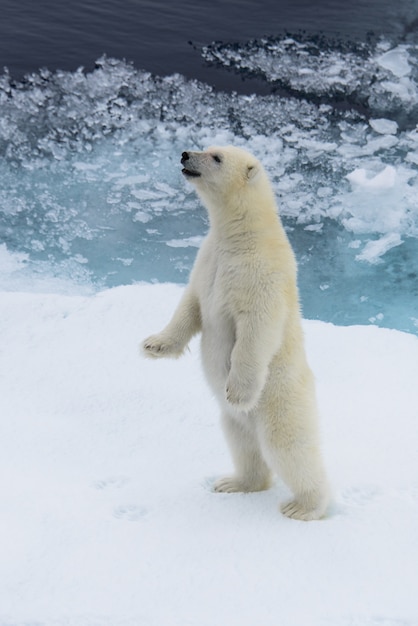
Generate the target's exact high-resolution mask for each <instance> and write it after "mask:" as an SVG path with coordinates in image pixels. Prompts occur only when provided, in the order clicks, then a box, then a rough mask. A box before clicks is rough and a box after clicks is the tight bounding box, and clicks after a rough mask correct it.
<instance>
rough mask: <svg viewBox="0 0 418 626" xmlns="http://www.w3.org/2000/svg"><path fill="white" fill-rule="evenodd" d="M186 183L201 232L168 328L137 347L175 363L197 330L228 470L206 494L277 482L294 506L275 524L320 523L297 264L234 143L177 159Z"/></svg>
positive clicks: (260, 184) (255, 165) (322, 485)
mask: <svg viewBox="0 0 418 626" xmlns="http://www.w3.org/2000/svg"><path fill="white" fill-rule="evenodd" d="M181 163H182V165H183V170H182V171H183V174H184V176H185V177H186V178H187V180H189V181H190V182H191V183H192V184H193V185H194V186H195V188H196V191H197V193H198V195H199V196H200V198H201V199H202V201H203V203H204V205H205V206H206V208H207V210H208V213H209V220H210V229H209V233H208V235H207V237H206V238H205V240H204V242H203V244H202V246H201V248H200V250H199V253H198V255H197V258H196V261H195V264H194V267H193V270H192V272H191V275H190V281H189V284H188V286H187V288H186V290H185V292H184V295H183V297H182V299H181V301H180V303H179V305H178V307H177V309H176V311H175V313H174V315H173V318H172V319H171V321H170V322H169V324H168V325H167V326H166V327H165V328H164V330H162V331H161V332H160V333H159V334H157V335H153V336H151V337H149V338H148V339H146V340H145V341H144V343H143V346H142V348H143V352H144V353H145V355H146V356H149V357H179V356H180V355H181V354H182V353H183V351H184V349H185V348H186V346H187V344H188V342H189V341H190V339H191V337H193V335H195V334H196V333H199V332H200V333H201V351H202V362H203V368H204V371H205V374H206V377H207V380H208V383H209V385H210V386H211V388H212V390H213V392H214V393H215V395H216V397H217V400H218V402H219V405H220V408H221V413H222V423H223V428H224V431H225V435H226V438H227V441H228V444H229V446H230V449H231V453H232V457H233V461H234V465H235V473H234V474H233V475H231V476H226V477H224V478H221V479H220V480H218V481H217V482H216V483H215V487H214V489H215V491H218V492H227V493H231V492H237V491H245V492H247V491H259V490H262V489H267V488H268V487H269V486H270V484H271V476H272V473H273V472H274V473H277V474H279V475H280V476H281V477H282V479H283V480H284V481H285V482H286V483H287V485H288V486H289V487H290V489H291V490H292V491H293V494H294V498H293V499H292V500H291V501H289V502H286V503H285V504H283V505H282V507H281V510H282V512H283V513H284V515H287V516H288V517H291V518H294V519H300V520H314V519H319V518H321V517H322V516H323V515H324V513H325V511H326V508H327V504H328V484H327V479H326V475H325V470H324V466H323V462H322V458H321V453H320V446H319V436H318V419H317V408H316V399H315V387H314V380H313V376H312V373H311V370H310V369H309V366H308V364H307V361H306V356H305V350H304V339H303V333H302V328H301V316H300V309H299V299H298V291H297V283H296V262H295V258H294V255H293V252H292V249H291V247H290V244H289V241H288V239H287V236H286V233H285V231H284V229H283V226H282V224H281V221H280V218H279V217H278V214H277V208H276V203H275V199H274V194H273V191H272V188H271V185H270V182H269V179H268V177H267V175H266V173H265V171H264V169H263V167H262V166H261V164H260V163H259V162H258V161H257V160H256V159H255V158H254V157H253V156H252V155H251V154H249V153H248V152H246V151H244V150H242V149H240V148H237V147H233V146H227V147H222V148H220V147H212V148H209V149H208V150H206V151H204V152H183V155H182V159H181Z"/></svg>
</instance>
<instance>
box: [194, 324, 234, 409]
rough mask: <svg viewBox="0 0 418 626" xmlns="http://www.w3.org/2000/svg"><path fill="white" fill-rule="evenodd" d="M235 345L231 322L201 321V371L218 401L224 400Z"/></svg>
mask: <svg viewBox="0 0 418 626" xmlns="http://www.w3.org/2000/svg"><path fill="white" fill-rule="evenodd" d="M234 343H235V330H234V325H233V322H232V320H227V319H222V317H220V318H219V317H218V318H216V319H214V320H203V324H202V337H201V350H202V363H203V369H204V372H205V375H206V378H207V380H208V383H209V385H210V387H211V388H212V391H213V392H214V393H215V395H216V396H217V397H218V399H219V400H220V401H223V400H224V399H225V383H226V379H227V378H228V374H229V369H230V367H231V352H232V348H233V347H234Z"/></svg>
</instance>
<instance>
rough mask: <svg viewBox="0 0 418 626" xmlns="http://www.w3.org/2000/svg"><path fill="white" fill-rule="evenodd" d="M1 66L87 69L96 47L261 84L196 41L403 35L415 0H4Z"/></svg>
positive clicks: (246, 87)
mask: <svg viewBox="0 0 418 626" xmlns="http://www.w3.org/2000/svg"><path fill="white" fill-rule="evenodd" d="M0 8H1V20H0V67H8V69H9V71H10V72H11V74H12V76H13V77H15V78H21V77H22V76H23V75H24V74H26V73H28V72H33V71H36V70H38V69H39V68H41V67H48V69H49V70H51V71H54V70H56V69H63V70H70V71H74V70H75V69H77V68H78V67H79V66H84V67H85V68H86V70H89V69H91V68H92V67H93V65H94V62H95V61H96V59H98V58H99V57H100V56H101V55H102V54H103V53H105V54H107V55H108V56H113V57H115V58H118V59H126V60H127V61H132V62H133V63H134V65H135V67H137V68H139V69H146V70H148V71H150V72H152V73H155V74H159V75H167V74H171V73H174V72H177V73H181V74H183V75H184V76H186V77H187V78H199V79H200V80H203V81H205V82H206V83H209V84H212V85H213V86H215V87H217V88H219V89H225V90H229V89H235V90H238V91H251V90H255V91H258V92H260V91H261V92H262V91H263V90H265V89H266V86H265V85H263V84H262V83H261V82H259V83H257V81H251V84H248V83H247V84H243V81H242V79H240V78H239V77H237V76H234V75H232V74H228V73H226V72H221V71H219V69H218V70H214V69H213V68H209V67H207V65H205V64H204V62H203V61H202V59H201V57H200V55H199V53H198V52H196V50H194V48H193V45H191V43H190V42H192V43H193V44H195V45H196V46H201V45H205V44H209V43H211V42H213V41H219V40H220V41H223V42H232V41H236V42H245V41H248V40H249V39H252V38H257V39H258V38H260V37H263V36H268V35H278V34H281V33H283V32H284V31H290V32H295V31H298V30H305V31H306V32H307V33H321V32H322V33H324V34H326V35H327V36H336V37H345V38H349V39H353V40H364V39H365V38H366V37H367V35H368V33H370V32H373V33H375V34H376V35H381V34H386V35H390V36H391V37H392V38H399V39H401V40H402V39H405V38H407V37H408V36H409V34H410V33H411V32H415V31H417V29H418V3H417V2H416V1H415V0H398V1H397V2H393V0H351V1H350V2H344V1H342V0H209V1H206V2H204V1H202V0H200V2H199V0H176V1H170V0H163V1H162V0H71V1H70V2H65V1H64V0H1V2H0Z"/></svg>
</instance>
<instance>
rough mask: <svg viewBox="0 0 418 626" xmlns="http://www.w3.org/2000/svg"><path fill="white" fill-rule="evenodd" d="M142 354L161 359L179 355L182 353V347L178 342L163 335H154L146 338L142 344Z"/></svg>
mask: <svg viewBox="0 0 418 626" xmlns="http://www.w3.org/2000/svg"><path fill="white" fill-rule="evenodd" d="M141 351H142V354H143V355H144V356H146V357H148V358H151V359H160V358H164V357H175V358H176V357H178V356H180V355H181V352H182V351H181V349H180V347H179V345H178V344H177V343H174V342H172V341H170V340H169V339H166V338H164V337H162V336H161V335H152V336H151V337H148V339H145V341H144V342H143V344H142V346H141Z"/></svg>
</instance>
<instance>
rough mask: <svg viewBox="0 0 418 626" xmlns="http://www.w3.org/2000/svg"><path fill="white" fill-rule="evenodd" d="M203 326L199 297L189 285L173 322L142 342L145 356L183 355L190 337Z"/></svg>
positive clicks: (175, 356) (156, 357)
mask: <svg viewBox="0 0 418 626" xmlns="http://www.w3.org/2000/svg"><path fill="white" fill-rule="evenodd" d="M200 328H201V318H200V307H199V303H198V300H197V298H196V297H195V296H194V294H193V293H192V291H191V289H190V287H188V288H187V289H186V291H185V293H184V295H183V297H182V299H181V300H180V302H179V305H178V307H177V309H176V311H175V313H174V315H173V318H172V320H171V322H170V323H169V324H168V325H167V326H166V327H165V328H164V330H162V331H161V332H160V333H158V334H157V335H151V336H150V337H148V338H147V339H145V341H144V342H143V343H142V352H143V354H144V355H145V356H147V357H150V358H153V359H158V358H164V357H172V358H175V359H176V358H178V357H179V356H181V355H182V354H183V352H184V350H185V348H186V346H187V344H188V343H189V341H190V339H191V338H192V337H193V335H195V334H196V333H197V332H199V330H200Z"/></svg>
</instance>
